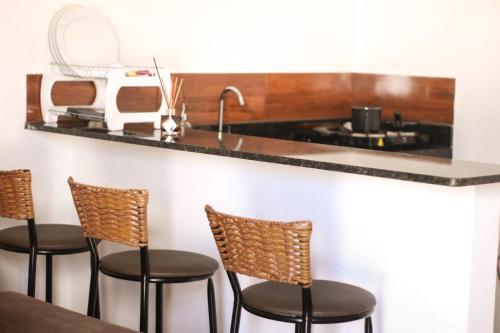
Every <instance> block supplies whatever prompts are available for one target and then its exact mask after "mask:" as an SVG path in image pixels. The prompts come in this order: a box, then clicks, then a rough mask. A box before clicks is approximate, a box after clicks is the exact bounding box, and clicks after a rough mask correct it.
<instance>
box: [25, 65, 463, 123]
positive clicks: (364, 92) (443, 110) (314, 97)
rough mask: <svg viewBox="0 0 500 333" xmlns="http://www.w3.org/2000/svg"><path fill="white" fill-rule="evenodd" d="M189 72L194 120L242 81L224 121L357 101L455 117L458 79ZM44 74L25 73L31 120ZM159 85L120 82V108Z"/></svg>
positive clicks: (152, 99)
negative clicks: (240, 95) (240, 101)
mask: <svg viewBox="0 0 500 333" xmlns="http://www.w3.org/2000/svg"><path fill="white" fill-rule="evenodd" d="M174 75H176V76H179V77H182V78H183V79H184V84H183V89H182V95H181V99H182V100H183V101H185V102H186V103H187V111H188V119H189V121H190V122H191V123H194V124H208V123H215V122H216V120H217V112H218V108H219V96H220V93H221V92H222V90H223V89H224V87H226V86H236V87H238V88H239V89H240V90H241V92H242V93H243V96H244V99H245V105H244V106H243V107H242V106H240V105H239V104H238V101H237V99H236V96H235V95H234V94H232V93H229V94H227V96H226V103H225V106H226V109H225V110H226V111H225V114H224V121H225V122H247V121H263V120H297V119H320V118H335V117H350V113H351V106H353V105H368V106H381V107H382V108H383V118H385V119H391V118H392V117H393V113H394V112H395V111H399V112H400V113H401V114H402V117H403V119H404V120H414V121H426V122H438V123H446V124H453V109H454V96H455V80H454V79H449V78H433V77H413V76H398V75H378V74H360V73H303V74H296V73H295V74H294V73H283V74H222V73H221V74H183V73H179V74H174ZM40 83H41V75H28V77H27V85H28V87H27V90H28V101H27V120H28V121H41V119H42V118H41V112H40V100H39V95H40ZM94 97H95V88H94V85H93V84H92V83H91V82H82V83H72V82H70V83H63V82H61V83H57V84H56V85H55V86H54V88H53V90H52V99H53V101H54V102H55V104H56V105H81V104H89V103H91V101H92V100H93V99H94ZM160 99H161V95H160V91H159V90H158V89H156V88H122V90H121V91H120V92H119V94H118V96H117V104H118V107H119V109H120V111H122V112H129V111H148V110H155V109H157V108H158V107H159V103H160Z"/></svg>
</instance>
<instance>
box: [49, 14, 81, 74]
mask: <svg viewBox="0 0 500 333" xmlns="http://www.w3.org/2000/svg"><path fill="white" fill-rule="evenodd" d="M71 7H77V5H69V6H66V7H63V8H61V9H59V10H58V11H57V12H56V13H55V14H54V16H53V17H52V21H51V22H50V26H49V35H48V37H49V48H50V53H51V54H52V60H53V62H55V63H57V64H60V65H64V64H63V60H62V58H61V55H60V54H59V49H58V46H57V40H56V27H57V24H58V23H59V19H60V18H61V16H62V14H64V12H66V11H68V10H69V9H70V8H71ZM65 67H67V66H65Z"/></svg>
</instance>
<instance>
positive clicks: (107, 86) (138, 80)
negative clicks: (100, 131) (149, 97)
mask: <svg viewBox="0 0 500 333" xmlns="http://www.w3.org/2000/svg"><path fill="white" fill-rule="evenodd" d="M140 70H149V71H150V73H152V76H147V75H141V76H127V75H126V73H127V72H130V71H140ZM158 70H159V72H160V75H161V77H162V79H163V82H164V84H165V89H166V91H170V89H171V80H170V73H169V72H168V71H167V70H166V69H165V68H159V69H158ZM60 81H91V82H93V83H94V86H95V90H96V96H95V99H94V101H93V103H92V104H91V105H82V106H76V105H71V106H70V107H71V108H92V109H101V110H103V112H102V117H101V119H102V120H104V121H105V122H106V125H107V128H108V129H109V130H111V131H121V130H123V126H124V124H125V123H149V122H152V123H153V124H154V128H155V129H160V128H161V116H162V115H166V114H167V105H166V102H165V99H164V98H162V99H161V105H160V107H159V109H158V110H156V111H152V112H120V111H119V110H118V106H117V104H116V96H117V94H118V91H119V90H120V88H122V87H158V88H160V91H161V86H160V81H159V78H158V76H157V75H156V70H155V68H154V67H138V66H136V67H131V66H116V67H96V66H80V65H78V66H76V65H66V64H55V63H54V64H50V65H49V66H48V68H47V70H46V72H45V74H44V75H43V77H42V85H41V91H40V104H41V109H42V117H43V121H44V122H46V123H54V122H57V119H58V117H59V116H60V115H71V114H70V113H68V106H60V105H58V106H56V105H54V102H53V101H52V97H51V93H52V88H53V86H54V84H55V83H56V82H60ZM94 117H95V116H94ZM96 118H99V117H96Z"/></svg>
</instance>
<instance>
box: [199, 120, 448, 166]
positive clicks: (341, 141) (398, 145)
mask: <svg viewBox="0 0 500 333" xmlns="http://www.w3.org/2000/svg"><path fill="white" fill-rule="evenodd" d="M349 122H350V119H338V118H337V119H328V120H307V121H304V120H301V121H277V122H258V123H257V122H256V123H244V124H228V125H225V126H224V129H223V130H224V132H228V133H235V134H242V135H253V136H262V137H269V138H277V139H284V140H294V141H303V142H311V143H322V144H329V145H340V146H347V147H356V148H366V149H376V150H385V151H399V152H408V153H411V154H421V155H430V156H439V157H447V158H450V157H451V155H452V153H451V138H452V127H451V126H449V125H443V124H429V123H417V122H404V123H398V124H394V123H393V122H392V121H383V122H382V123H381V126H380V131H379V132H375V133H358V132H353V131H352V130H350V126H349ZM195 127H196V128H199V129H208V130H217V126H216V125H205V126H195Z"/></svg>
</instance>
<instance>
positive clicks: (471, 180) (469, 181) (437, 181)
mask: <svg viewBox="0 0 500 333" xmlns="http://www.w3.org/2000/svg"><path fill="white" fill-rule="evenodd" d="M25 129H28V130H35V131H42V132H49V133H58V134H65V135H72V136H78V137H85V138H91V139H98V140H104V141H114V142H123V143H129V144H136V145H142V146H149V147H158V148H166V149H174V150H180V151H187V152H193V153H201V154H208V155H217V156H224V157H233V158H240V159H246V160H252V161H260V162H268V163H274V164H283V165H291V166H298V167H303V168H311V169H320V170H328V171H337V172H343V173H350V174H357V175H365V176H373V177H379V178H389V179H395V180H403V181H411V182H416V183H425V184H432V185H444V186H451V187H460V186H473V185H483V184H490V183H497V182H500V174H498V175H497V174H495V175H486V176H477V177H467V178H453V177H441V176H433V175H425V174H417V173H411V172H402V171H393V170H384V169H377V168H370V167H364V166H355V165H348V164H339V163H332V162H323V161H314V160H307V159H300V158H292V157H285V156H275V155H267V154H260V153H251V152H241V151H234V150H228V149H225V148H214V147H202V146H199V145H194V144H184V143H177V142H166V141H158V140H151V139H146V138H141V137H140V136H125V135H124V136H121V135H112V134H108V133H104V132H94V131H88V130H85V129H82V128H79V127H53V126H44V124H43V123H26V124H25Z"/></svg>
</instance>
